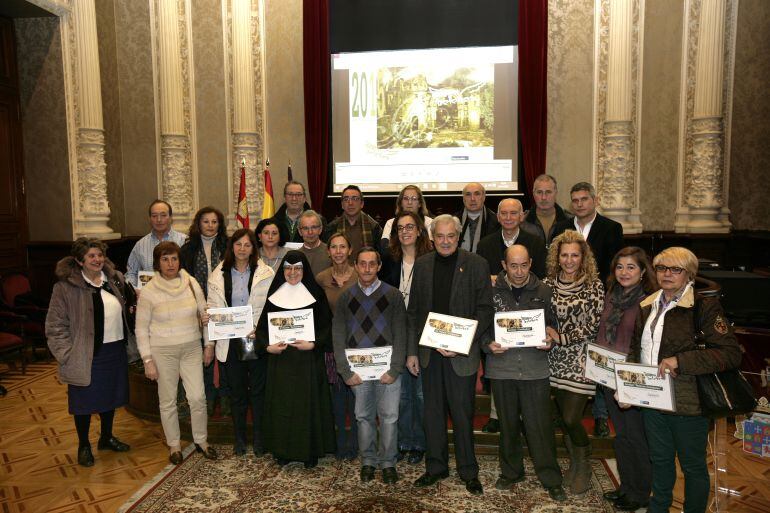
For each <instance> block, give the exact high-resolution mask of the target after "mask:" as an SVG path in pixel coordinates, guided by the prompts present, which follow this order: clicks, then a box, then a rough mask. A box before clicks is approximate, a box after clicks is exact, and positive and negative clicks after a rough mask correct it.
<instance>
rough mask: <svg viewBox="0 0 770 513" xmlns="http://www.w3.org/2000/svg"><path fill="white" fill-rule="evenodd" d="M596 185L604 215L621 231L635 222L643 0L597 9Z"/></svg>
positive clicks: (609, 2)
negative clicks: (620, 228)
mask: <svg viewBox="0 0 770 513" xmlns="http://www.w3.org/2000/svg"><path fill="white" fill-rule="evenodd" d="M597 9H599V11H598V12H597V38H598V41H597V61H596V62H597V76H596V81H595V82H596V93H597V94H596V105H595V107H596V113H597V117H596V130H595V137H596V138H597V145H596V146H595V147H596V153H597V159H596V180H595V181H596V187H597V190H598V194H599V199H600V203H599V204H600V207H601V209H602V212H603V213H604V214H605V215H607V216H608V217H611V218H613V219H615V220H616V221H618V222H619V223H621V224H622V225H623V231H624V232H625V233H641V231H642V224H641V222H640V220H639V216H640V211H639V151H638V144H637V141H638V126H639V123H638V114H639V112H640V109H639V105H638V100H639V99H641V91H640V89H641V81H640V80H639V77H640V67H641V60H642V58H641V51H640V49H641V47H642V28H643V26H644V24H643V21H641V17H642V15H643V14H642V13H643V12H644V0H601V1H600V2H599V4H598V5H597Z"/></svg>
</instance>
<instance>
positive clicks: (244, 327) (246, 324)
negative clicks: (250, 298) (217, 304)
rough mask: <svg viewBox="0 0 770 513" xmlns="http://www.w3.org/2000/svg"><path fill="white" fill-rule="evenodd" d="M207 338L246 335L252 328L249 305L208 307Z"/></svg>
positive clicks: (223, 338) (252, 322)
mask: <svg viewBox="0 0 770 513" xmlns="http://www.w3.org/2000/svg"><path fill="white" fill-rule="evenodd" d="M206 311H207V312H208V314H209V324H208V330H209V340H225V339H230V338H241V337H244V338H245V337H248V336H249V333H251V332H252V331H253V330H254V318H253V317H252V311H251V305H246V306H233V307H231V308H209V309H208V310H206Z"/></svg>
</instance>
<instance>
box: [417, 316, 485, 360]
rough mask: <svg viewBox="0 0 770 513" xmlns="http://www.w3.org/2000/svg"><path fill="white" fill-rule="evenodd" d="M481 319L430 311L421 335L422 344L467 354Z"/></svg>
mask: <svg viewBox="0 0 770 513" xmlns="http://www.w3.org/2000/svg"><path fill="white" fill-rule="evenodd" d="M478 324H479V321H476V320H473V319H465V318H463V317H453V316H451V315H442V314H437V313H433V312H430V313H429V314H428V319H427V320H426V321H425V327H424V328H423V329H422V335H421V336H420V345H421V346H426V347H433V348H436V349H444V350H446V351H453V352H455V353H460V354H464V355H467V354H468V353H469V352H470V350H471V344H473V336H474V335H475V334H476V327H477V326H478Z"/></svg>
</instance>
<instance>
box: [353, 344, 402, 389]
mask: <svg viewBox="0 0 770 513" xmlns="http://www.w3.org/2000/svg"><path fill="white" fill-rule="evenodd" d="M392 354H393V346H382V347H370V348H366V349H345V357H346V358H347V359H348V363H349V364H350V370H352V371H353V372H355V373H356V374H358V375H359V376H360V377H361V379H362V380H363V381H373V380H375V379H380V376H382V375H383V374H385V373H386V372H388V369H390V357H391V355H392Z"/></svg>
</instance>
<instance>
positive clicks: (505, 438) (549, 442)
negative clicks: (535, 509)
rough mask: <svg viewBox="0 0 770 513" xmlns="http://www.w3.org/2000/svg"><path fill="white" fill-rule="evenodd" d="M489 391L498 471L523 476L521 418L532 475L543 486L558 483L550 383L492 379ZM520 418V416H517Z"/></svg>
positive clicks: (559, 475) (558, 474)
mask: <svg viewBox="0 0 770 513" xmlns="http://www.w3.org/2000/svg"><path fill="white" fill-rule="evenodd" d="M490 381H491V382H492V394H493V396H494V398H495V405H496V406H497V418H498V419H499V420H500V450H499V455H500V473H501V474H502V475H503V476H505V477H507V478H509V479H516V478H519V477H521V476H523V475H524V449H523V447H522V444H521V442H522V440H521V421H522V420H523V421H524V428H525V430H526V434H527V435H526V436H527V447H528V448H529V454H530V456H531V457H532V461H533V463H534V465H535V474H537V478H538V479H539V480H540V483H542V485H543V486H545V487H546V488H551V487H554V486H560V485H561V483H562V479H561V470H560V469H559V464H558V462H557V461H556V435H555V433H554V429H553V421H552V420H551V408H550V403H551V384H550V381H549V379H548V378H545V379H535V380H517V379H492V380H490ZM520 417H521V418H520Z"/></svg>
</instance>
